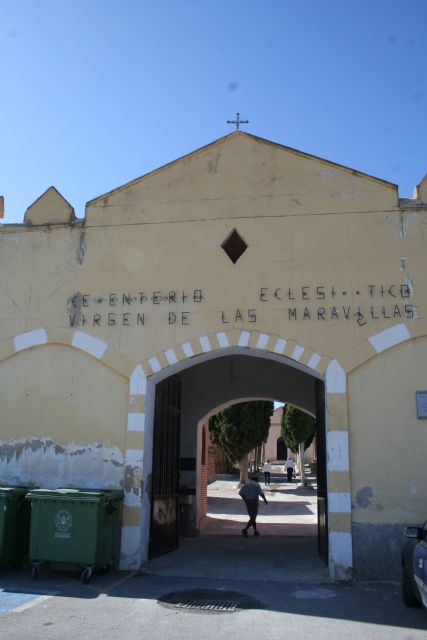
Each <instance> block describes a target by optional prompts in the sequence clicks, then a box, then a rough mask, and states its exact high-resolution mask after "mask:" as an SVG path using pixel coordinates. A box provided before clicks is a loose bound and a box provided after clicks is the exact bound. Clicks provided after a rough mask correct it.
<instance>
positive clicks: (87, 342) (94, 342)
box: [71, 331, 108, 359]
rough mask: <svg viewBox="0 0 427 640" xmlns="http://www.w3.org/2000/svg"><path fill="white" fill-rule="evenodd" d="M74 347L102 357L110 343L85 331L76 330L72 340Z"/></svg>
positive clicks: (96, 356)
mask: <svg viewBox="0 0 427 640" xmlns="http://www.w3.org/2000/svg"><path fill="white" fill-rule="evenodd" d="M71 344H72V345H73V347H76V348H77V349H81V350H82V351H86V353H90V354H91V355H92V356H94V357H95V358H98V359H99V358H102V356H103V355H104V353H105V352H106V350H107V348H108V345H107V343H106V342H104V340H100V339H99V338H94V337H93V336H90V335H89V334H88V333H84V331H75V332H74V335H73V339H72V341H71Z"/></svg>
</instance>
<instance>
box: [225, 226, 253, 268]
mask: <svg viewBox="0 0 427 640" xmlns="http://www.w3.org/2000/svg"><path fill="white" fill-rule="evenodd" d="M221 247H222V248H223V249H224V251H225V253H226V254H227V255H228V257H229V258H230V260H231V262H233V263H234V264H236V262H237V261H238V259H239V258H240V256H241V255H242V254H243V253H244V252H245V251H246V249H247V248H248V245H247V244H246V242H245V241H244V240H243V238H242V236H241V235H240V234H239V232H238V231H237V229H233V231H231V233H229V234H228V236H227V237H226V239H225V240H224V242H223V243H222V244H221Z"/></svg>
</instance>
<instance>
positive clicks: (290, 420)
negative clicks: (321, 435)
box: [281, 404, 316, 484]
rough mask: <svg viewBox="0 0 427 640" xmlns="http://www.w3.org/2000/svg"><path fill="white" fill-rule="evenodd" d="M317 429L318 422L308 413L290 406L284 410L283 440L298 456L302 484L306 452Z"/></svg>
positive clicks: (303, 482) (282, 422)
mask: <svg viewBox="0 0 427 640" xmlns="http://www.w3.org/2000/svg"><path fill="white" fill-rule="evenodd" d="M315 429H316V421H315V419H314V418H313V417H312V416H310V415H308V413H305V412H304V411H301V410H300V409H297V408H296V407H293V406H292V405H290V404H288V405H286V407H285V408H284V409H283V414H282V421H281V432H282V438H283V440H284V441H285V444H286V446H287V447H288V448H289V449H290V450H291V451H292V452H293V453H297V454H298V458H299V460H298V466H299V469H300V477H301V483H302V484H305V477H304V451H305V449H307V448H308V447H309V446H310V444H311V442H312V440H313V438H314V434H315Z"/></svg>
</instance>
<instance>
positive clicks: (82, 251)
mask: <svg viewBox="0 0 427 640" xmlns="http://www.w3.org/2000/svg"><path fill="white" fill-rule="evenodd" d="M86 251H87V244H86V232H85V231H84V230H82V231H80V237H79V246H78V248H77V262H78V263H79V264H83V262H84V259H85V257H86Z"/></svg>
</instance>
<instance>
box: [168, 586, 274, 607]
mask: <svg viewBox="0 0 427 640" xmlns="http://www.w3.org/2000/svg"><path fill="white" fill-rule="evenodd" d="M158 603H159V604H161V605H162V606H164V607H168V608H172V609H179V610H180V611H190V612H191V613H235V612H236V611H241V610H242V609H263V608H264V605H263V604H262V603H261V602H260V601H259V600H256V599H255V598H252V597H251V596H247V595H245V594H243V593H238V592H236V591H225V590H222V589H191V590H189V591H174V592H172V593H167V594H166V595H164V596H162V597H161V598H159V599H158Z"/></svg>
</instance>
